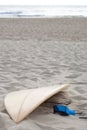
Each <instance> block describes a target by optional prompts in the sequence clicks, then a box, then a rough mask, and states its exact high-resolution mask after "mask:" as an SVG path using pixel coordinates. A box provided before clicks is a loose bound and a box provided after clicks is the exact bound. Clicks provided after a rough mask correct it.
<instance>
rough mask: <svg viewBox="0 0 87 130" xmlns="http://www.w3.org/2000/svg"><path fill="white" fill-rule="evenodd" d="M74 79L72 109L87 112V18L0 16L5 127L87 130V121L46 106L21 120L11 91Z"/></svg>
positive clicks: (0, 113) (1, 120) (1, 129)
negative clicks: (10, 106) (10, 108)
mask: <svg viewBox="0 0 87 130" xmlns="http://www.w3.org/2000/svg"><path fill="white" fill-rule="evenodd" d="M64 83H70V84H71V88H70V89H69V94H70V98H71V99H72V103H71V104H70V105H69V107H70V108H71V109H75V110H77V111H78V112H79V111H80V112H83V116H84V115H85V116H87V18H55V19H54V18H53V19H52V18H51V19H0V130H87V119H79V117H80V116H81V115H80V114H78V115H76V116H67V117H66V116H60V115H57V114H53V112H52V108H51V107H48V106H47V105H46V103H45V104H43V105H41V106H40V107H39V108H38V109H37V110H36V111H34V112H33V113H32V114H31V115H29V116H28V117H27V118H26V119H25V120H24V121H22V122H21V123H19V124H16V123H14V122H13V120H11V119H10V117H9V116H8V114H7V112H6V111H5V107H4V104H3V101H4V97H5V95H6V94H7V93H9V92H11V91H15V90H22V89H26V88H34V87H43V86H49V85H54V84H64Z"/></svg>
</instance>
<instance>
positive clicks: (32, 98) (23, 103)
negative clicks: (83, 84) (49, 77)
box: [4, 84, 69, 123]
mask: <svg viewBox="0 0 87 130" xmlns="http://www.w3.org/2000/svg"><path fill="white" fill-rule="evenodd" d="M68 87H69V85H68V84H64V85H55V86H49V87H42V88H34V89H27V90H20V91H15V92H11V93H9V94H7V95H6V96H5V99H4V104H5V108H6V110H7V112H8V114H9V115H10V117H11V118H12V119H13V120H14V121H15V122H16V123H18V122H20V121H22V120H23V119H24V118H26V116H28V115H29V114H30V113H31V112H33V111H34V110H35V109H36V108H37V107H38V106H39V105H41V104H42V103H43V102H45V101H46V100H47V99H49V98H50V97H52V96H53V95H55V94H57V93H58V92H60V91H62V90H64V89H66V88H68Z"/></svg>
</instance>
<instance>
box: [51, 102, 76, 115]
mask: <svg viewBox="0 0 87 130" xmlns="http://www.w3.org/2000/svg"><path fill="white" fill-rule="evenodd" d="M53 108H54V113H59V114H61V115H67V116H68V115H73V116H75V115H76V111H75V110H71V109H69V108H68V107H67V106H65V105H61V104H57V105H55V106H54V107H53Z"/></svg>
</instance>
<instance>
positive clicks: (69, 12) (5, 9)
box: [0, 6, 87, 17]
mask: <svg viewBox="0 0 87 130" xmlns="http://www.w3.org/2000/svg"><path fill="white" fill-rule="evenodd" d="M72 16H78V17H80V16H83V17H87V6H0V17H72Z"/></svg>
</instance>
